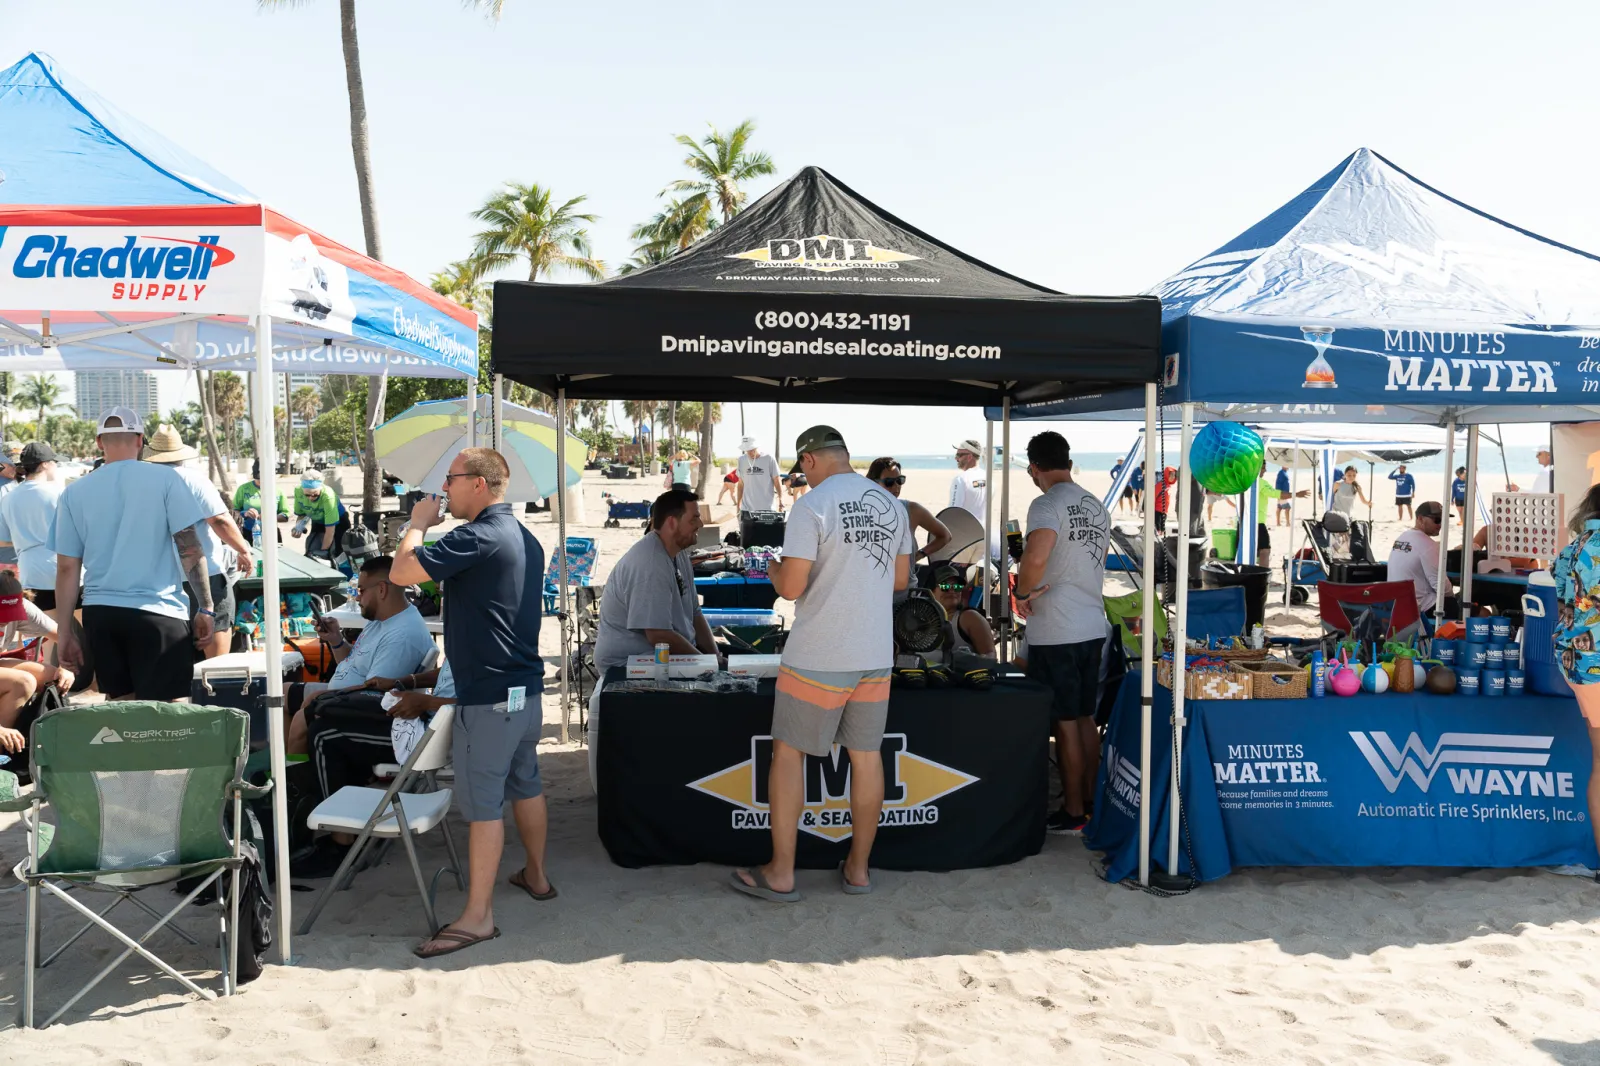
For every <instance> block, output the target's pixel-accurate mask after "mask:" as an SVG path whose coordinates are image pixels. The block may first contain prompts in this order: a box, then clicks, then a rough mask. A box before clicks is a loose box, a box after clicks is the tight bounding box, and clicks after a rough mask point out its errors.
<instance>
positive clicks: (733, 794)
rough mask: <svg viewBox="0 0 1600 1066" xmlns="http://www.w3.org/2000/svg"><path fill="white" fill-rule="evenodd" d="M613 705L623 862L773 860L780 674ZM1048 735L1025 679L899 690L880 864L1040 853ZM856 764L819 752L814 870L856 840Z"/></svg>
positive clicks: (603, 759) (606, 804)
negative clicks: (716, 689) (775, 709)
mask: <svg viewBox="0 0 1600 1066" xmlns="http://www.w3.org/2000/svg"><path fill="white" fill-rule="evenodd" d="M621 674H622V671H621V670H620V669H613V670H612V671H611V677H612V678H613V679H620V677H621ZM601 699H602V703H601V713H600V716H599V719H600V720H599V727H600V736H599V751H598V757H599V759H598V762H599V766H598V771H599V784H600V797H599V799H600V840H601V843H603V844H604V845H605V848H606V851H607V852H608V853H609V854H610V855H611V858H612V860H613V861H614V862H616V863H617V864H619V865H621V866H649V865H655V864H661V863H694V862H714V863H721V864H725V865H729V866H736V865H738V866H743V865H749V864H752V863H760V862H765V861H766V860H767V859H768V858H770V857H771V853H772V844H771V836H770V834H769V832H768V829H767V821H766V818H767V806H766V781H767V765H768V762H769V760H770V758H771V751H772V748H771V739H770V736H769V731H770V729H771V728H772V700H773V682H772V681H763V682H761V687H760V690H759V691H758V692H755V693H752V694H731V695H712V694H702V693H672V692H610V691H608V692H606V693H604V694H603V695H602V697H601ZM1049 733H1050V701H1049V693H1048V691H1047V690H1046V689H1045V688H1044V687H1043V686H1041V685H1038V684H1036V683H1034V682H1031V681H1027V680H1025V679H1023V678H1020V677H1017V678H1012V679H1007V680H1003V681H1000V682H998V683H996V684H995V686H994V688H992V689H990V690H989V691H987V692H975V691H972V690H967V689H945V690H924V691H920V692H919V691H906V690H901V689H896V690H895V691H894V694H893V695H892V697H891V698H890V701H889V723H888V728H887V730H886V732H885V736H884V749H883V750H884V770H885V783H886V788H885V803H884V818H883V820H882V821H881V822H880V826H881V828H880V829H879V832H878V839H877V842H876V844H875V846H874V848H873V852H872V864H873V865H874V866H880V867H882V868H884V869H890V870H955V869H964V868H969V867H978V866H995V865H999V864H1001V863H1009V862H1016V861H1017V860H1018V859H1022V858H1024V857H1026V856H1029V855H1036V854H1038V852H1039V849H1040V848H1041V847H1043V845H1044V819H1045V815H1046V813H1047V811H1046V805H1047V802H1048V789H1049V785H1048V774H1049V748H1048V739H1049ZM848 768H849V756H848V755H847V754H846V753H845V752H843V751H839V750H837V749H836V756H835V757H834V758H824V759H818V758H812V757H809V756H808V757H807V759H806V807H805V811H804V814H803V816H802V819H801V829H800V841H799V854H798V864H799V865H800V866H801V867H803V868H806V869H830V868H832V867H834V866H836V865H837V864H838V863H839V861H840V860H841V859H843V858H844V856H845V853H846V852H847V851H848V849H849V837H850V829H849V823H848V814H849V789H848V786H847V781H848V772H847V771H848Z"/></svg>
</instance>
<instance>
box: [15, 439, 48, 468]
mask: <svg viewBox="0 0 1600 1066" xmlns="http://www.w3.org/2000/svg"><path fill="white" fill-rule="evenodd" d="M56 458H57V456H56V450H55V449H54V448H52V447H50V445H49V444H47V443H45V442H44V441H42V440H36V441H33V442H32V443H31V444H29V445H28V446H27V447H26V448H24V449H22V460H21V462H22V465H23V467H24V468H26V469H28V470H34V469H36V468H37V467H38V466H39V464H40V463H52V462H55V460H56Z"/></svg>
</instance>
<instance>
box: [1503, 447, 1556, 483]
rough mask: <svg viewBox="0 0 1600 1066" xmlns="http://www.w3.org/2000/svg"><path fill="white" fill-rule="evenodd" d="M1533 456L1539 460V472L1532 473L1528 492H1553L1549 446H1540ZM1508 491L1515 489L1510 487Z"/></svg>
mask: <svg viewBox="0 0 1600 1066" xmlns="http://www.w3.org/2000/svg"><path fill="white" fill-rule="evenodd" d="M1535 458H1536V459H1538V460H1539V472H1538V473H1537V474H1535V475H1533V485H1532V486H1531V487H1530V488H1529V489H1528V491H1529V492H1554V491H1556V489H1555V469H1554V468H1553V467H1552V466H1551V465H1550V449H1549V448H1540V449H1539V454H1538V455H1537V456H1535ZM1510 491H1512V492H1515V491H1516V489H1511V490H1510Z"/></svg>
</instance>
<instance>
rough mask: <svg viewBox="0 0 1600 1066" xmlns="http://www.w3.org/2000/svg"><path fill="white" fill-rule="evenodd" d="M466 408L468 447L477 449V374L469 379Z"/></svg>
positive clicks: (559, 436) (558, 436) (557, 435)
mask: <svg viewBox="0 0 1600 1066" xmlns="http://www.w3.org/2000/svg"><path fill="white" fill-rule="evenodd" d="M466 407H467V447H469V448H476V447H477V446H478V376H477V375H476V374H474V375H473V376H472V377H470V378H468V379H467V404H466ZM557 421H558V422H559V421H560V418H559V417H558V418H557ZM556 439H557V440H560V439H561V435H560V434H559V433H558V434H556Z"/></svg>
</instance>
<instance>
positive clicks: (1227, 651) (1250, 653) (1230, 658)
mask: <svg viewBox="0 0 1600 1066" xmlns="http://www.w3.org/2000/svg"><path fill="white" fill-rule="evenodd" d="M1161 650H1162V651H1165V652H1166V653H1168V654H1169V655H1170V654H1171V653H1172V638H1171V637H1170V636H1169V637H1167V638H1166V639H1164V640H1163V641H1162V642H1161ZM1189 654H1190V655H1204V656H1205V657H1206V658H1208V659H1221V660H1222V661H1223V662H1227V663H1241V662H1260V661H1261V660H1263V659H1265V658H1266V657H1267V649H1266V648H1218V649H1214V650H1209V651H1201V650H1200V649H1199V648H1196V649H1194V650H1193V651H1191V652H1190V653H1189Z"/></svg>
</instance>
